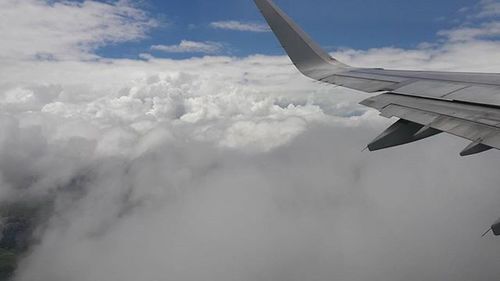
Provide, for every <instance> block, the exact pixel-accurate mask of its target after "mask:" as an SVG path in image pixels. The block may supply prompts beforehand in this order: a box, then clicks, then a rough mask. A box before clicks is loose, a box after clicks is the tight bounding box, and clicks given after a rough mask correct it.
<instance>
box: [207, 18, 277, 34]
mask: <svg viewBox="0 0 500 281" xmlns="http://www.w3.org/2000/svg"><path fill="white" fill-rule="evenodd" d="M210 26H211V27H212V28H215V29H225V30H236V31H250V32H269V31H271V30H270V29H269V27H268V26H267V25H265V24H260V23H250V22H240V21H234V20H231V21H216V22H212V23H210Z"/></svg>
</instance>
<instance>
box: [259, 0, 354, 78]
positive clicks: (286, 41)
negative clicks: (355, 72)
mask: <svg viewBox="0 0 500 281" xmlns="http://www.w3.org/2000/svg"><path fill="white" fill-rule="evenodd" d="M254 1H255V4H256V5H257V7H258V8H259V10H260V11H261V13H262V15H263V16H264V18H265V19H266V21H267V23H268V24H269V26H270V27H271V29H272V31H273V32H274V34H275V35H276V37H278V40H279V41H280V43H281V45H282V46H283V48H284V49H285V51H286V52H287V54H288V56H289V57H290V59H291V60H292V62H293V63H294V64H295V66H296V67H297V68H298V69H299V71H300V72H302V73H303V74H304V75H306V76H309V77H311V78H315V79H318V78H321V77H318V75H321V74H319V73H324V72H325V71H326V72H332V71H333V72H335V71H341V70H343V69H345V68H348V66H347V65H345V64H343V63H340V62H339V61H337V60H336V59H334V58H332V57H331V56H330V55H328V53H327V52H325V51H324V50H323V49H321V47H319V46H318V45H317V44H316V43H315V42H314V41H313V40H312V39H311V38H310V37H309V36H308V35H307V34H306V33H305V32H304V31H303V30H302V29H301V28H300V27H299V26H298V25H297V24H295V23H294V22H293V20H292V19H291V18H290V17H289V16H287V15H286V14H285V13H284V12H283V11H282V10H281V9H280V8H279V7H278V6H276V4H274V3H273V2H272V1H271V0H254Z"/></svg>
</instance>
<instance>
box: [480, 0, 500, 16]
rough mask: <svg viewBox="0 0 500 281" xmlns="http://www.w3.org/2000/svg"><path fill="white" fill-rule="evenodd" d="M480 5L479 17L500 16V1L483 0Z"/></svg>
mask: <svg viewBox="0 0 500 281" xmlns="http://www.w3.org/2000/svg"><path fill="white" fill-rule="evenodd" d="M479 7H480V11H479V12H478V13H477V17H479V18H488V17H498V16H500V1H498V0H481V1H480V2H479Z"/></svg>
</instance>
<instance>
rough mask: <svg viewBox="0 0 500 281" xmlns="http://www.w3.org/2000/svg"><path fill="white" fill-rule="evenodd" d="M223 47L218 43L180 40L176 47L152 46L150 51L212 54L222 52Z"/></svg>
mask: <svg viewBox="0 0 500 281" xmlns="http://www.w3.org/2000/svg"><path fill="white" fill-rule="evenodd" d="M223 48H224V47H223V45H222V44H221V43H218V42H210V41H205V42H196V41H189V40H182V41H181V42H180V43H179V44H177V45H153V46H151V50H154V51H161V52H166V53H205V54H214V53H219V52H220V51H222V50H223Z"/></svg>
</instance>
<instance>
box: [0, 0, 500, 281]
mask: <svg viewBox="0 0 500 281" xmlns="http://www.w3.org/2000/svg"><path fill="white" fill-rule="evenodd" d="M183 2H185V1H158V2H155V1H142V2H139V3H136V2H130V1H106V2H96V1H88V0H87V1H79V2H70V1H42V0H4V1H0V38H2V39H1V42H2V44H0V207H2V208H4V207H5V206H12V205H16V204H21V205H25V206H30V207H33V208H34V209H35V210H37V213H36V215H34V216H33V218H32V221H31V224H32V225H31V226H30V229H31V230H30V232H29V233H28V236H29V239H28V240H27V241H28V242H29V243H28V245H26V246H27V249H26V251H24V252H23V253H22V255H20V256H19V262H18V266H17V269H16V270H15V273H14V275H13V276H12V280H15V281H32V280H52V281H96V280H109V281H114V280H117V281H118V280H120V281H123V280H148V281H149V280H150V281H159V280H175V281H182V280H186V281H188V280H189V281H192V280H207V281H211V280H214V281H215V280H217V281H234V280H242V281H246V280H249V281H250V280H252V281H254V280H278V281H279V280H283V281H285V280H286V281H303V280H311V281H322V280H347V281H349V280H356V281H363V280H370V281H388V280H390V281H392V280H394V281H396V280H408V281H413V280H415V281H417V280H429V281H434V280H436V281H437V280H439V281H443V280H444V281H448V280H449V281H452V280H453V281H475V280H478V281H479V280H495V279H496V278H498V276H499V275H500V256H499V253H500V243H499V240H498V239H496V237H493V236H486V237H484V238H481V234H482V233H483V232H484V230H485V229H486V228H488V226H490V225H491V224H492V223H493V222H494V221H495V220H496V219H497V218H498V217H499V216H500V207H499V206H498V202H499V201H500V192H499V189H498V183H499V182H500V175H499V174H498V166H499V164H500V163H499V161H500V160H499V159H500V158H499V153H498V152H497V151H489V152H487V153H483V154H479V155H475V156H472V157H467V158H462V157H460V156H459V155H458V153H459V152H460V151H461V150H462V149H463V148H464V147H465V146H466V145H468V143H467V141H466V140H463V139H460V138H456V137H453V136H449V135H445V134H442V135H439V136H436V137H433V138H430V139H426V140H423V141H420V142H417V143H413V144H409V145H406V146H402V147H397V148H393V149H388V150H383V151H380V152H376V153H369V152H363V151H362V149H363V148H364V147H365V146H366V144H367V143H368V142H369V141H370V140H372V139H373V138H374V137H375V136H376V135H378V134H379V133H380V132H381V131H382V130H384V129H385V128H386V127H388V126H389V125H390V124H391V123H392V122H394V121H395V120H389V119H385V118H383V117H380V116H379V115H378V112H375V111H374V110H371V109H368V108H365V107H362V106H360V105H359V104H358V103H359V102H360V101H362V100H363V99H365V98H367V97H368V95H367V94H364V93H360V92H356V91H353V90H348V89H344V88H341V87H332V86H330V85H324V84H319V83H314V82H313V81H310V80H309V79H307V78H305V77H303V76H301V75H300V73H298V71H297V70H296V69H294V68H293V65H291V63H290V61H289V59H288V58H287V57H286V56H285V55H284V54H283V52H282V51H281V50H280V49H279V48H278V47H277V46H278V43H277V41H276V40H275V39H274V38H273V35H272V33H270V32H268V29H267V27H266V26H265V25H264V23H263V21H262V19H261V17H260V16H259V14H258V13H257V10H256V8H255V7H254V6H253V4H252V3H251V2H249V1H248V2H246V1H225V0H224V1H190V2H189V3H183ZM311 2H312V1H308V2H306V1H284V0H277V3H279V4H280V6H282V7H283V9H284V10H285V11H287V12H289V13H290V15H291V16H292V17H293V18H295V19H297V22H299V23H300V24H301V25H303V26H304V29H305V30H307V31H308V32H310V33H311V34H312V35H313V37H314V38H316V39H317V40H318V41H319V42H320V43H321V44H322V45H323V46H325V47H326V48H327V49H328V50H329V51H330V52H331V54H332V55H333V56H334V57H336V58H337V59H339V60H340V61H342V62H344V63H348V64H351V65H356V66H366V67H384V68H398V69H429V70H445V71H478V72H500V40H498V36H499V35H500V28H499V27H500V20H499V16H500V2H498V1H493V0H482V1H463V2H462V1H437V2H439V3H434V2H431V1H417V2H419V3H414V1H411V2H410V1H404V2H403V1H395V0H391V1H389V0H384V1H377V2H375V1H323V0H321V1H319V0H317V1H314V3H316V4H317V5H311V4H310V3H311ZM376 3H379V4H378V5H376ZM410 4H411V5H410ZM318 7H321V8H318ZM376 11H378V12H376ZM2 208H0V210H1V209H2ZM9 227H12V226H9V223H8V218H0V230H1V231H0V233H1V234H0V241H1V240H3V239H4V237H3V235H4V234H5V233H6V231H5V230H8V229H9Z"/></svg>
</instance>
